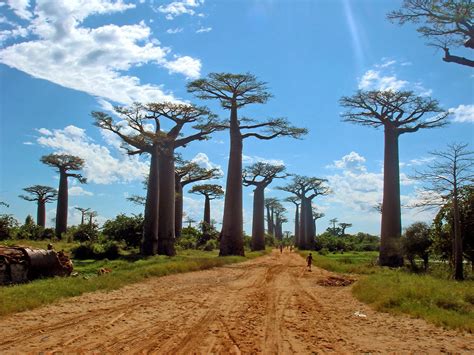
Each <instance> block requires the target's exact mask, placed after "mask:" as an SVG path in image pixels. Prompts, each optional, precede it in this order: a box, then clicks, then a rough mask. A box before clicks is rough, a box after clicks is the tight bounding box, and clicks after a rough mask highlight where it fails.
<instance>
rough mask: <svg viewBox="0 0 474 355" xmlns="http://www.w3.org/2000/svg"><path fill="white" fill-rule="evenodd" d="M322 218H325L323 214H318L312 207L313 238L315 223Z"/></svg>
mask: <svg viewBox="0 0 474 355" xmlns="http://www.w3.org/2000/svg"><path fill="white" fill-rule="evenodd" d="M324 216H325V214H324V213H322V212H318V210H317V209H316V208H314V207H313V232H312V234H313V235H314V236H316V221H317V220H318V219H321V218H323V217H324Z"/></svg>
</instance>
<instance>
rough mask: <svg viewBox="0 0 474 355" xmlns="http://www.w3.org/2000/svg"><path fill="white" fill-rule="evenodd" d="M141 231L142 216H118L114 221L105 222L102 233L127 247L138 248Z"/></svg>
mask: <svg viewBox="0 0 474 355" xmlns="http://www.w3.org/2000/svg"><path fill="white" fill-rule="evenodd" d="M142 231H143V215H141V214H139V215H132V216H130V217H129V216H126V215H124V214H119V215H118V216H117V217H115V218H114V219H109V220H107V221H105V223H104V225H103V227H102V233H103V234H104V235H106V236H107V237H109V238H111V239H113V240H116V241H123V242H125V244H126V245H127V246H128V247H132V248H136V247H139V246H140V240H141V237H142Z"/></svg>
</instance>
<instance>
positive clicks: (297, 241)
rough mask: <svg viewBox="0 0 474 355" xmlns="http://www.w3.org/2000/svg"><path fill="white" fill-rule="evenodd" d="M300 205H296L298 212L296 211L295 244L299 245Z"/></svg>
mask: <svg viewBox="0 0 474 355" xmlns="http://www.w3.org/2000/svg"><path fill="white" fill-rule="evenodd" d="M299 207H300V206H299V205H296V212H295V245H299V239H300V238H299V237H300V211H299Z"/></svg>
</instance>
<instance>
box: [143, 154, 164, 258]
mask: <svg viewBox="0 0 474 355" xmlns="http://www.w3.org/2000/svg"><path fill="white" fill-rule="evenodd" d="M158 161H159V154H158V152H157V150H156V149H155V150H154V151H153V153H152V154H151V161H150V173H149V174H148V187H147V193H146V202H145V219H144V221H143V236H142V244H141V253H142V254H144V255H155V254H156V252H157V250H158V210H159V195H160V193H159V181H160V177H159V172H158Z"/></svg>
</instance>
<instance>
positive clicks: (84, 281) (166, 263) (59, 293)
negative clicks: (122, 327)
mask: <svg viewBox="0 0 474 355" xmlns="http://www.w3.org/2000/svg"><path fill="white" fill-rule="evenodd" d="M29 244H30V245H31V243H29ZM268 252H269V250H267V251H264V252H246V256H245V257H240V256H228V257H218V256H217V251H211V252H205V251H200V250H184V251H181V252H179V254H178V255H177V256H175V257H167V256H161V255H160V256H153V257H148V258H145V259H138V260H132V259H129V260H127V259H118V260H113V261H109V260H106V259H105V260H99V261H95V260H81V261H75V268H74V270H75V271H77V272H78V273H79V275H78V276H76V277H65V278H61V277H55V278H49V279H41V280H35V281H32V282H30V283H27V284H21V285H13V286H3V287H0V317H1V316H5V315H7V314H11V313H15V312H21V311H25V310H30V309H33V308H36V307H40V306H43V305H46V304H49V303H53V302H55V301H57V300H59V299H61V298H66V297H73V296H79V295H81V294H83V293H86V292H94V291H98V290H103V291H110V290H115V289H118V288H120V287H122V286H125V285H127V284H131V283H135V282H139V281H143V280H145V279H147V278H150V277H157V276H165V275H169V274H175V273H180V272H188V271H197V270H204V269H209V268H213V267H217V266H223V265H226V264H231V263H237V262H242V261H245V260H249V259H253V258H256V257H259V256H262V255H264V254H266V253H268ZM103 267H106V268H109V269H111V270H112V272H111V273H109V274H105V275H103V276H97V270H98V269H100V268H103Z"/></svg>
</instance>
